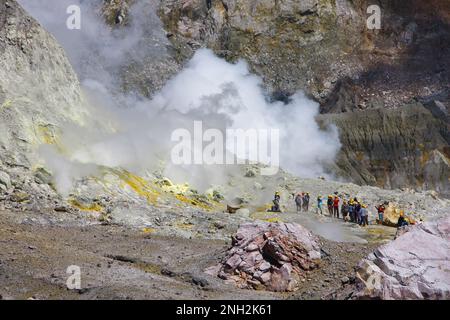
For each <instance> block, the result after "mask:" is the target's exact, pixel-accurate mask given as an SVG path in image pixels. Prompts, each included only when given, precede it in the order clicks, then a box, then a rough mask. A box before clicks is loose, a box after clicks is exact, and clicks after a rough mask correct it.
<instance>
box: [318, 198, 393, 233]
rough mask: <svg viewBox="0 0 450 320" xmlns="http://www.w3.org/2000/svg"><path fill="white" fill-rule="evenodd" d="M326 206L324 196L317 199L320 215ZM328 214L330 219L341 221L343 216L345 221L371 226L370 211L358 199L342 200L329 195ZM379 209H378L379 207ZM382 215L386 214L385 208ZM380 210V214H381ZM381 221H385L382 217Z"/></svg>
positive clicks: (327, 202)
mask: <svg viewBox="0 0 450 320" xmlns="http://www.w3.org/2000/svg"><path fill="white" fill-rule="evenodd" d="M323 205H324V199H323V197H322V196H318V197H317V210H316V212H317V213H318V214H323V210H322V207H323ZM326 205H327V209H328V214H329V215H330V217H334V218H337V219H339V218H340V217H341V216H342V219H343V220H344V221H349V222H353V223H357V224H359V225H360V226H367V225H369V211H368V210H367V205H366V204H364V203H362V201H360V200H358V199H357V198H356V197H354V198H350V199H349V200H346V199H341V198H340V197H339V196H338V195H334V196H333V195H329V196H328V198H327V201H326ZM377 209H378V207H377ZM380 210H381V214H382V213H384V207H383V209H381V207H380ZM380 210H379V213H380ZM380 221H383V217H382V216H381V219H380Z"/></svg>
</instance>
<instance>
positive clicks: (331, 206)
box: [327, 195, 333, 217]
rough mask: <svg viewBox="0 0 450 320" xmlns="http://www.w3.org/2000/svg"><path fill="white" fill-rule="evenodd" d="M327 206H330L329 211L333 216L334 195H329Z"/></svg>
mask: <svg viewBox="0 0 450 320" xmlns="http://www.w3.org/2000/svg"><path fill="white" fill-rule="evenodd" d="M327 207H328V213H329V214H330V217H332V216H333V196H332V195H329V196H328V200H327Z"/></svg>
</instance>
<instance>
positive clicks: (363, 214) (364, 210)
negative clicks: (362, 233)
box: [360, 204, 369, 227]
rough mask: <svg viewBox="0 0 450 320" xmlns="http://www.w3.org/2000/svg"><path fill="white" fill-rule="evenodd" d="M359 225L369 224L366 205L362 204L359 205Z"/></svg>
mask: <svg viewBox="0 0 450 320" xmlns="http://www.w3.org/2000/svg"><path fill="white" fill-rule="evenodd" d="M360 225H361V226H363V227H365V226H368V225H369V212H368V211H367V206H366V205H365V204H363V205H362V206H361V223H360Z"/></svg>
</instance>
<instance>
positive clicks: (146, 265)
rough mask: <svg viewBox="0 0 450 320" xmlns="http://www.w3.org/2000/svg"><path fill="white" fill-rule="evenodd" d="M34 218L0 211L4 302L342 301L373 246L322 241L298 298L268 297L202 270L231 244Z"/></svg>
mask: <svg viewBox="0 0 450 320" xmlns="http://www.w3.org/2000/svg"><path fill="white" fill-rule="evenodd" d="M40 215H42V214H40ZM33 216H36V217H37V215H36V214H33V213H30V212H0V296H1V297H2V298H3V299H30V298H32V299H336V298H337V299H345V298H347V297H349V296H350V294H351V292H352V288H353V286H352V284H351V282H352V279H353V276H354V269H353V268H354V266H355V265H356V264H357V262H358V261H359V260H360V259H361V258H362V257H363V256H365V255H367V254H368V253H369V252H370V251H372V250H373V249H374V247H376V246H377V244H370V245H367V244H359V243H350V242H345V243H338V242H332V241H328V240H325V239H323V238H321V240H320V241H321V243H322V248H323V250H324V252H325V253H326V254H324V258H323V260H322V263H321V267H320V268H319V269H318V270H315V271H313V272H311V273H310V274H309V275H308V277H307V279H308V280H307V281H305V282H304V283H303V285H302V287H301V288H300V290H298V291H297V292H294V293H271V292H262V291H252V290H241V289H237V288H235V287H233V286H231V285H225V284H224V283H223V282H222V280H220V279H218V278H213V277H211V276H208V275H206V274H204V273H203V272H202V270H203V269H204V268H205V267H207V266H210V265H213V264H215V263H217V261H218V260H220V259H221V258H222V257H223V255H224V253H225V250H226V249H227V248H228V247H229V245H230V244H229V243H227V242H224V241H211V240H202V239H191V240H188V239H183V238H173V237H171V238H168V237H161V236H156V235H153V234H151V233H145V232H143V231H142V230H133V229H129V228H125V227H122V226H115V225H90V226H64V225H56V224H53V225H52V224H51V223H50V224H44V225H41V224H38V223H32V222H31V223H30V221H31V220H30V217H33ZM327 254H328V255H327ZM70 265H77V266H79V267H80V268H81V286H82V288H81V290H68V289H67V287H66V281H67V278H68V277H69V275H68V274H66V270H67V267H68V266H70ZM343 283H345V285H343Z"/></svg>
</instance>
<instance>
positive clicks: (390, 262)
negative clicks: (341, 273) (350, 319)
mask: <svg viewBox="0 0 450 320" xmlns="http://www.w3.org/2000/svg"><path fill="white" fill-rule="evenodd" d="M449 254H450V217H448V216H447V217H444V218H442V219H440V220H437V221H434V222H429V223H424V224H422V225H418V226H412V227H409V228H408V230H407V232H405V233H404V234H403V235H401V236H400V237H398V238H397V239H396V240H394V241H393V242H391V243H389V244H387V245H384V246H382V247H380V248H378V249H377V250H376V251H375V252H374V253H373V254H371V255H370V256H369V257H368V258H367V259H364V260H363V261H361V263H360V264H359V266H358V270H357V274H356V276H357V281H358V288H359V291H358V293H357V297H358V298H361V299H367V298H369V299H373V298H376V299H448V298H449V297H450V255H449Z"/></svg>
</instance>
